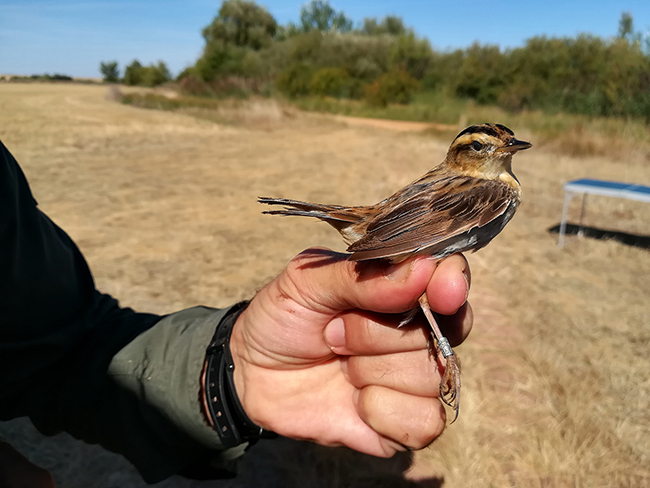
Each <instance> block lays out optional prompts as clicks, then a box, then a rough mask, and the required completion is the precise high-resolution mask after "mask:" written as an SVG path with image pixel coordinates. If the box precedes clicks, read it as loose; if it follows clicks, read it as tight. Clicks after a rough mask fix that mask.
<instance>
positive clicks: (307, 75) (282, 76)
mask: <svg viewBox="0 0 650 488" xmlns="http://www.w3.org/2000/svg"><path fill="white" fill-rule="evenodd" d="M313 74H314V69H313V68H312V67H311V66H310V65H308V64H305V63H293V64H291V65H289V66H288V67H287V68H285V69H284V70H282V71H281V72H280V73H279V74H278V76H277V78H276V80H275V86H276V88H277V89H278V90H280V92H281V93H283V94H284V95H286V96H288V97H290V98H296V97H300V96H304V95H308V94H309V88H310V83H311V79H312V76H313Z"/></svg>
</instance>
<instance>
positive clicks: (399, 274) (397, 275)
mask: <svg viewBox="0 0 650 488" xmlns="http://www.w3.org/2000/svg"><path fill="white" fill-rule="evenodd" d="M412 269H413V261H410V260H409V261H403V262H401V263H398V264H391V265H390V266H389V267H388V268H386V271H385V272H384V275H385V276H386V278H388V279H389V280H391V281H404V280H405V279H406V278H407V277H408V275H409V274H411V270H412Z"/></svg>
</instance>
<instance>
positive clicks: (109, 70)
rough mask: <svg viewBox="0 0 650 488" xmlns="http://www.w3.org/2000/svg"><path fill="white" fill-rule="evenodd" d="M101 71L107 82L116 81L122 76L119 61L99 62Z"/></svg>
mask: <svg viewBox="0 0 650 488" xmlns="http://www.w3.org/2000/svg"><path fill="white" fill-rule="evenodd" d="M99 71H100V72H101V74H102V76H103V77H104V81H105V82H107V83H115V82H117V80H119V78H120V70H119V69H118V67H117V61H109V62H108V63H104V62H101V63H100V64H99Z"/></svg>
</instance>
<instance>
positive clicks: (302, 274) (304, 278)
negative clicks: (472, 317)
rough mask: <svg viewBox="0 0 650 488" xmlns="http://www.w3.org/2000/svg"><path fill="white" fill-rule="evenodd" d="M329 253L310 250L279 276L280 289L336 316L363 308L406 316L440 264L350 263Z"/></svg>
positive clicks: (419, 260) (418, 261)
mask: <svg viewBox="0 0 650 488" xmlns="http://www.w3.org/2000/svg"><path fill="white" fill-rule="evenodd" d="M348 257H349V256H348V255H346V254H340V253H335V252H333V251H330V250H328V249H308V250H306V251H303V252H302V253H300V254H299V255H298V256H296V257H295V258H294V259H293V260H292V261H291V262H290V263H289V265H288V266H287V269H286V270H285V272H284V273H283V274H282V275H281V276H280V277H279V281H278V283H277V285H278V287H279V290H280V291H281V293H282V294H283V295H284V296H285V297H291V298H293V299H294V300H295V301H296V302H297V303H298V304H299V305H301V306H303V307H305V308H307V309H310V310H313V311H315V312H320V313H326V314H336V313H338V312H340V311H343V310H349V309H362V310H371V311H375V312H380V313H400V312H405V311H407V310H410V309H412V308H414V307H416V306H417V299H418V298H419V297H420V296H421V295H422V294H423V293H424V291H425V290H426V287H427V284H428V283H429V281H430V280H431V277H432V276H433V273H434V271H435V269H436V265H437V263H436V261H435V260H432V259H426V258H415V259H409V260H406V261H404V262H402V263H399V264H394V265H392V264H389V263H387V262H383V261H377V260H373V261H356V262H355V261H350V260H349V259H348Z"/></svg>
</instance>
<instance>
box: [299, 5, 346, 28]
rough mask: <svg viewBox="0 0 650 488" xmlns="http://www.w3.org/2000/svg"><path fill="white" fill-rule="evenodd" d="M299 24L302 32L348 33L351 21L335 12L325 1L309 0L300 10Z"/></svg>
mask: <svg viewBox="0 0 650 488" xmlns="http://www.w3.org/2000/svg"><path fill="white" fill-rule="evenodd" d="M300 23H301V25H302V30H303V31H304V32H309V31H312V30H318V31H321V32H350V31H351V30H352V21H351V20H350V19H348V18H347V17H346V16H345V14H344V13H343V12H337V11H336V10H334V8H332V6H331V5H330V4H329V2H328V1H327V0H311V2H309V3H308V4H306V5H303V6H302V7H301V8H300Z"/></svg>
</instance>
